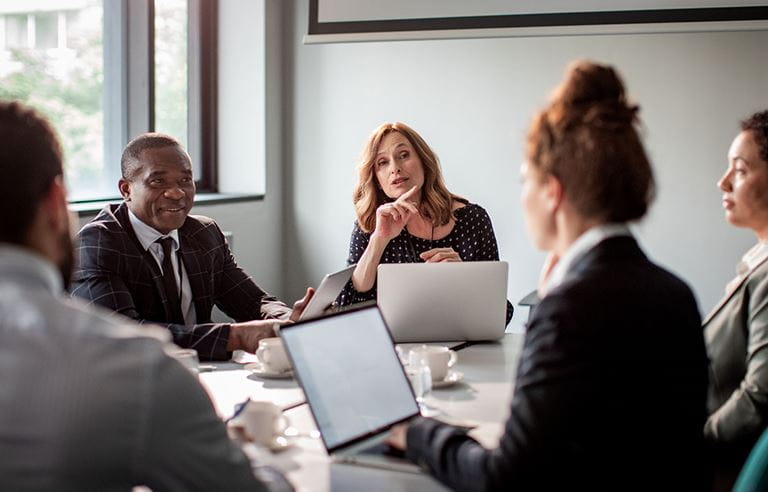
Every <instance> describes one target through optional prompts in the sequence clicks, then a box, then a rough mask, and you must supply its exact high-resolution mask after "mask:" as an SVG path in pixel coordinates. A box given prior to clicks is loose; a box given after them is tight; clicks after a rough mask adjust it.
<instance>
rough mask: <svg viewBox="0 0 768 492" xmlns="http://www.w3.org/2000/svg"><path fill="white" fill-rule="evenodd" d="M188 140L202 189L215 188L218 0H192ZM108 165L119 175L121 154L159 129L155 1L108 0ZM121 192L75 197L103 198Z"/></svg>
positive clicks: (113, 176)
mask: <svg viewBox="0 0 768 492" xmlns="http://www.w3.org/2000/svg"><path fill="white" fill-rule="evenodd" d="M187 8H188V28H187V33H188V34H187V56H188V62H187V66H188V69H187V70H188V73H187V79H188V85H187V105H188V113H187V128H188V129H187V133H188V135H187V140H188V142H189V143H188V148H187V151H188V152H189V155H190V158H191V159H192V163H193V166H194V167H196V168H197V169H199V170H200V171H199V173H196V174H198V175H197V176H196V178H197V179H196V182H195V184H196V186H197V189H198V191H199V192H202V193H215V192H217V191H218V190H217V188H218V182H217V174H218V173H217V143H218V136H217V127H216V117H217V112H218V108H217V97H216V96H217V38H218V34H217V28H218V0H188V7H187ZM103 18H104V21H103V23H104V28H103V45H104V96H103V97H104V100H103V108H104V164H105V165H104V168H103V172H105V173H106V178H107V180H109V181H112V182H114V183H117V181H118V180H119V179H120V175H121V173H120V165H119V163H120V156H121V154H122V151H123V148H124V147H125V145H126V144H127V143H128V142H129V141H130V140H131V139H132V138H134V137H136V136H137V135H140V134H142V133H145V132H150V131H154V129H155V74H154V67H155V27H154V26H155V2H154V0H105V1H104V2H103ZM118 198H119V196H117V195H116V196H114V197H107V198H98V199H88V200H73V201H71V202H70V203H92V202H104V201H105V200H106V201H110V200H113V199H118Z"/></svg>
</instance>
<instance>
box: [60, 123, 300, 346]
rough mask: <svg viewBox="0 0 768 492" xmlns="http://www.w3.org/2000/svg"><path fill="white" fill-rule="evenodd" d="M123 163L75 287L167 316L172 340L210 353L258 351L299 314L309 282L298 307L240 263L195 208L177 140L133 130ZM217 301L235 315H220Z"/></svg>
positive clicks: (94, 224) (135, 313)
mask: <svg viewBox="0 0 768 492" xmlns="http://www.w3.org/2000/svg"><path fill="white" fill-rule="evenodd" d="M120 167H121V171H122V178H121V179H120V181H119V183H118V186H119V188H120V194H121V195H122V197H123V203H121V204H119V205H107V206H106V207H104V209H102V210H101V212H99V214H98V215H97V216H96V218H94V219H93V220H92V221H91V222H89V223H88V224H86V225H85V226H84V227H83V228H82V230H81V231H80V232H79V233H78V235H77V259H78V267H77V269H76V270H75V275H74V279H73V284H72V288H71V291H72V294H73V295H76V296H79V297H82V298H84V299H88V300H90V301H91V302H93V303H95V304H99V305H101V306H104V307H106V308H109V309H111V310H113V311H115V312H118V313H120V314H124V315H126V316H128V317H130V318H133V319H135V320H138V321H139V322H151V323H160V324H164V325H166V326H167V328H168V329H169V330H170V332H171V334H172V335H173V341H174V343H176V344H177V345H179V346H181V347H186V348H194V349H196V350H197V351H198V353H199V354H200V357H201V358H203V359H210V360H224V359H228V358H229V353H230V352H231V351H233V350H235V349H242V350H246V351H248V352H255V350H256V347H257V346H258V342H259V340H261V339H263V338H266V337H272V336H275V334H274V325H275V324H278V323H280V322H285V320H291V321H296V320H297V319H298V318H299V316H300V315H301V311H302V310H303V309H304V306H306V304H307V302H308V301H309V299H310V298H311V297H312V294H313V290H312V289H308V290H307V294H306V296H305V297H304V298H303V299H302V300H300V301H297V302H296V303H295V304H294V307H293V310H291V309H290V308H289V307H288V306H286V305H285V304H283V303H282V302H280V301H278V300H277V299H275V298H274V297H272V296H270V295H269V294H267V293H266V292H264V291H263V290H262V289H261V288H259V286H257V285H256V284H255V283H254V282H253V280H252V279H251V277H250V276H248V275H247V274H246V273H245V272H244V271H243V270H242V269H241V268H240V267H239V266H238V265H237V263H236V262H235V259H234V257H233V256H232V252H231V251H230V249H229V246H228V245H227V242H226V240H225V239H224V235H223V234H222V232H221V229H220V228H219V226H218V225H217V224H216V222H215V221H213V219H210V218H208V217H203V216H199V215H193V216H190V215H189V211H190V209H191V208H192V205H193V204H194V199H195V182H194V179H193V176H192V163H191V160H190V158H189V155H188V154H187V152H186V151H185V150H184V149H183V148H182V146H181V144H180V143H179V142H178V141H177V140H176V139H175V138H173V137H171V136H168V135H164V134H160V133H145V134H143V135H140V136H138V137H136V138H135V139H134V140H132V141H131V142H130V143H128V145H127V146H126V147H125V150H124V151H123V156H122V159H121V162H120ZM171 272H172V274H171ZM214 305H216V306H218V307H219V308H220V309H221V310H222V311H223V312H224V313H225V314H227V315H228V316H230V317H231V318H233V319H234V320H235V321H237V322H236V323H231V324H230V323H213V322H212V321H211V311H212V309H213V306H214ZM276 320H280V321H278V323H276V322H275V321H276Z"/></svg>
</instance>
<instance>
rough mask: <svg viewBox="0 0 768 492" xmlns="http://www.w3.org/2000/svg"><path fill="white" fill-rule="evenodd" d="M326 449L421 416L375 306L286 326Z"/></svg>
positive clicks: (296, 369) (296, 370)
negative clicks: (409, 418)
mask: <svg viewBox="0 0 768 492" xmlns="http://www.w3.org/2000/svg"><path fill="white" fill-rule="evenodd" d="M280 336H281V337H282V338H283V343H284V344H285V347H286V349H287V351H288V353H289V355H290V357H291V360H292V362H293V370H294V373H295V374H297V375H298V377H299V381H300V382H301V385H302V387H303V389H304V394H305V396H306V398H307V401H308V402H309V405H310V408H311V410H312V414H313V416H314V418H315V422H316V424H317V426H318V429H319V430H320V434H321V435H322V437H323V441H324V442H325V446H326V448H328V449H329V450H333V449H334V448H336V447H338V446H339V445H342V444H345V443H348V442H350V441H352V440H355V439H358V438H360V437H363V436H366V435H368V434H371V433H374V432H376V431H379V430H382V429H384V428H386V427H388V426H390V425H392V424H394V423H396V422H399V421H401V420H404V419H406V418H408V417H411V416H414V415H416V414H418V412H419V409H418V405H417V403H416V401H415V399H414V396H413V392H412V391H411V387H410V385H409V383H408V379H407V378H406V375H405V372H404V371H403V369H402V366H401V365H400V361H399V359H398V357H397V353H396V352H395V349H394V346H393V345H392V338H391V337H390V335H389V331H388V330H387V326H386V325H385V323H384V319H383V318H382V316H381V313H380V312H379V309H378V308H377V307H375V306H373V307H369V308H365V309H360V310H357V311H350V312H345V313H339V314H336V315H331V316H329V317H326V318H319V319H315V320H311V321H306V322H300V323H297V324H295V325H287V326H283V327H282V328H281V330H280Z"/></svg>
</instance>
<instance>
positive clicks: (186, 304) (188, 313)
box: [128, 210, 197, 325]
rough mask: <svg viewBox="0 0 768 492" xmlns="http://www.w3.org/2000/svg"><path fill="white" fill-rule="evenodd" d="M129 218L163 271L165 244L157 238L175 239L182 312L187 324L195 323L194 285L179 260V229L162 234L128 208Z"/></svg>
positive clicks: (144, 246) (174, 261)
mask: <svg viewBox="0 0 768 492" xmlns="http://www.w3.org/2000/svg"><path fill="white" fill-rule="evenodd" d="M128 218H129V219H130V221H131V225H132V226H133V231H134V232H135V233H136V237H137V238H138V239H139V243H141V246H142V247H143V248H144V249H145V250H148V251H149V252H150V253H151V254H152V256H153V257H154V258H155V261H157V265H158V266H159V267H160V271H161V272H162V271H163V260H164V259H165V254H164V253H163V246H162V245H161V244H160V243H158V242H157V240H158V239H160V238H162V237H170V238H171V239H173V251H174V252H176V253H177V254H175V255H173V256H172V257H171V264H172V265H173V276H174V277H175V278H176V285H179V277H181V312H182V314H183V315H184V321H185V322H186V324H188V325H194V324H195V323H196V322H197V315H196V313H195V303H194V302H192V287H191V286H190V285H189V275H187V270H186V269H185V268H184V263H181V262H179V255H178V251H179V248H180V247H181V244H180V243H179V231H178V229H175V230H173V231H171V232H169V233H168V234H161V233H160V232H159V231H157V230H156V229H155V228H154V227H151V226H148V225H147V224H145V223H144V222H142V221H141V219H139V218H138V217H136V215H134V213H133V212H131V211H130V210H128ZM179 269H181V270H179ZM179 271H181V275H179Z"/></svg>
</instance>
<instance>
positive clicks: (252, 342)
mask: <svg viewBox="0 0 768 492" xmlns="http://www.w3.org/2000/svg"><path fill="white" fill-rule="evenodd" d="M286 323H289V321H288V320H280V319H263V320H262V319H260V320H254V321H246V322H244V323H232V324H231V325H229V340H227V351H229V352H232V351H233V350H245V351H246V352H251V353H254V352H256V349H257V348H258V347H259V342H260V341H261V340H263V339H264V338H270V337H274V336H277V335H276V334H275V327H276V326H280V325H284V324H286Z"/></svg>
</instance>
